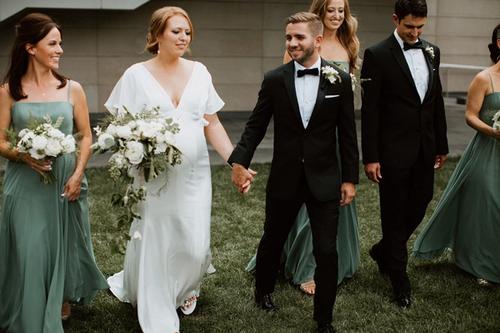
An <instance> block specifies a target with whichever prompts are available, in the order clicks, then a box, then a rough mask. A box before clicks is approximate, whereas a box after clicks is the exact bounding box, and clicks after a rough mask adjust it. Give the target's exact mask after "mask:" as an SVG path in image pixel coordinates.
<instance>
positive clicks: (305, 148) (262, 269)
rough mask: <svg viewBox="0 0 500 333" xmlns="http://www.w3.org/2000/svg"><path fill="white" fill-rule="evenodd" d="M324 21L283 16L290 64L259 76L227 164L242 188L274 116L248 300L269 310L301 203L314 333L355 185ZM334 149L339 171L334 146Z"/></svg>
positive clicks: (323, 327)
mask: <svg viewBox="0 0 500 333" xmlns="http://www.w3.org/2000/svg"><path fill="white" fill-rule="evenodd" d="M322 31H323V24H322V22H321V20H320V18H319V17H318V16H317V15H315V14H312V13H305V12H304V13H297V14H294V15H292V16H290V17H289V18H288V20H287V26H286V47H287V51H288V53H289V54H290V56H291V58H292V59H293V61H290V62H289V63H287V64H285V65H282V66H280V67H278V68H277V69H275V70H272V71H270V72H268V73H266V75H265V77H264V81H263V82H262V87H261V90H260V92H259V98H258V101H257V104H256V106H255V108H254V110H253V112H252V115H251V116H250V118H249V120H248V122H247V124H246V128H245V131H244V132H243V134H242V136H241V139H240V141H239V142H238V145H237V146H236V148H235V149H234V151H233V153H232V154H231V156H230V158H229V160H228V162H229V163H230V164H231V165H232V167H233V182H234V183H235V185H237V186H238V187H239V188H240V190H241V191H245V190H244V188H245V184H248V183H249V181H250V180H251V175H250V173H249V171H248V170H247V169H248V166H249V164H250V161H251V159H252V156H253V154H254V152H255V149H256V148H257V146H258V144H259V143H260V142H261V140H262V138H263V137H264V135H265V133H266V129H267V126H268V124H269V122H270V120H271V118H274V149H273V162H272V164H271V171H270V174H269V180H268V184H267V195H266V220H265V224H264V235H263V236H262V239H261V241H260V244H259V248H258V251H257V266H256V275H255V301H256V303H257V305H258V306H259V307H261V308H263V309H265V310H274V309H276V307H275V306H274V304H273V301H272V298H271V294H272V292H273V291H274V286H275V283H276V277H277V275H278V269H279V267H280V257H281V252H282V249H283V244H284V243H285V240H286V238H287V236H288V233H289V231H290V229H291V227H292V226H293V224H294V222H295V217H296V216H297V213H298V211H299V209H300V207H301V206H302V205H303V204H304V203H305V204H306V207H307V211H308V214H309V217H310V220H311V229H312V235H313V253H314V257H315V259H316V264H317V265H316V272H315V275H314V280H315V281H316V294H315V296H314V319H315V320H316V321H317V323H318V332H325V333H326V332H334V329H333V326H332V325H331V321H332V315H333V307H334V304H335V297H336V292H337V274H338V264H337V245H336V241H337V224H338V212H339V205H347V204H349V203H350V202H351V201H352V199H353V197H354V195H355V186H354V184H355V183H357V182H358V164H359V155H358V148H357V142H356V141H357V140H356V126H355V122H354V106H353V93H352V87H351V79H350V76H349V74H346V73H345V72H343V71H342V70H340V69H339V68H337V67H335V66H332V65H329V64H328V63H326V62H325V61H324V60H322V59H321V58H320V56H319V47H320V44H321V40H322ZM336 132H338V144H339V150H340V164H341V166H342V168H341V170H339V167H338V162H337V155H336V147H337V136H336Z"/></svg>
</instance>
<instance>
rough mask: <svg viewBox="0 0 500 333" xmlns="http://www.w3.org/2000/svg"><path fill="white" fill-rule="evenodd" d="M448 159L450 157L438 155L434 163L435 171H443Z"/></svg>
mask: <svg viewBox="0 0 500 333" xmlns="http://www.w3.org/2000/svg"><path fill="white" fill-rule="evenodd" d="M447 159H448V156H446V155H436V160H435V162H434V169H436V170H439V169H441V168H442V167H443V165H444V163H445V162H446V160H447Z"/></svg>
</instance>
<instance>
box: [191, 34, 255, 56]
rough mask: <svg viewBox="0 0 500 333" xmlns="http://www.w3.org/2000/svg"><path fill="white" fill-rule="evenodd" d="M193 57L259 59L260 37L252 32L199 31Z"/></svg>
mask: <svg viewBox="0 0 500 333" xmlns="http://www.w3.org/2000/svg"><path fill="white" fill-rule="evenodd" d="M191 48H192V51H193V52H192V54H193V56H194V57H201V56H204V57H260V56H261V54H262V52H261V50H262V35H261V34H260V33H259V32H256V31H252V30H208V29H207V30H199V31H198V32H197V36H196V39H195V41H194V42H193V44H192V47H191Z"/></svg>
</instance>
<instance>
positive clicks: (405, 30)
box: [392, 14, 427, 44]
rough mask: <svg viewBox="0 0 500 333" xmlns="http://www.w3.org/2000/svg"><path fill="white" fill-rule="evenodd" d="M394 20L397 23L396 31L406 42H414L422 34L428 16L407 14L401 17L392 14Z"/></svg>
mask: <svg viewBox="0 0 500 333" xmlns="http://www.w3.org/2000/svg"><path fill="white" fill-rule="evenodd" d="M392 20H393V22H394V24H395V25H396V32H397V33H398V35H399V37H401V39H402V40H403V41H404V42H407V43H408V44H414V43H415V42H416V41H417V40H418V38H419V37H420V35H421V34H422V30H423V27H424V25H425V24H426V23H427V17H417V16H413V15H411V14H410V15H406V16H405V17H403V18H402V19H399V18H398V16H397V15H396V14H393V15H392Z"/></svg>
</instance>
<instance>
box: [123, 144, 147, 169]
mask: <svg viewBox="0 0 500 333" xmlns="http://www.w3.org/2000/svg"><path fill="white" fill-rule="evenodd" d="M143 156H144V145H143V144H142V143H140V142H137V141H129V142H127V144H126V146H125V157H126V158H127V159H128V160H129V162H130V163H131V164H139V163H141V162H142V158H143Z"/></svg>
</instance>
